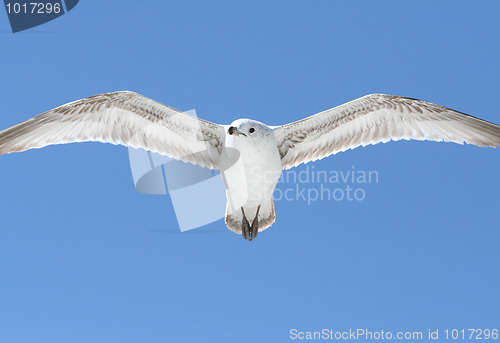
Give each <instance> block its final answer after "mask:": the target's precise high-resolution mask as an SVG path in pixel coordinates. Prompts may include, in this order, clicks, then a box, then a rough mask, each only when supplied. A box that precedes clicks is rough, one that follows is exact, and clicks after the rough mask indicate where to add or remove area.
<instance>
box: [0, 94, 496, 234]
mask: <svg viewBox="0 0 500 343" xmlns="http://www.w3.org/2000/svg"><path fill="white" fill-rule="evenodd" d="M402 139H405V140H409V139H415V140H430V141H444V142H455V143H459V144H463V143H464V142H465V143H468V144H474V145H477V146H482V147H496V146H500V126H498V125H496V124H493V123H490V122H487V121H484V120H481V119H479V118H476V117H472V116H470V115H467V114H464V113H461V112H458V111H454V110H452V109H449V108H446V107H443V106H439V105H436V104H433V103H429V102H426V101H422V100H417V99H411V98H405V97H400V96H394V95H385V94H371V95H367V96H364V97H361V98H359V99H356V100H354V101H351V102H348V103H346V104H343V105H340V106H338V107H335V108H332V109H329V110H326V111H324V112H321V113H318V114H315V115H313V116H310V117H307V118H305V119H302V120H299V121H296V122H293V123H290V124H286V125H282V126H267V125H265V124H263V123H261V122H258V121H255V120H251V119H238V120H236V121H234V122H233V123H231V124H230V125H219V124H215V123H211V122H208V121H205V120H202V119H198V118H195V117H192V116H190V115H188V114H185V113H183V112H181V111H178V110H176V109H174V108H172V107H169V106H166V105H163V104H161V103H159V102H156V101H154V100H152V99H149V98H147V97H145V96H143V95H140V94H137V93H134V92H129V91H122V92H114V93H106V94H100V95H95V96H91V97H88V98H84V99H81V100H77V101H74V102H71V103H68V104H66V105H62V106H60V107H57V108H55V109H52V110H50V111H47V112H45V113H42V114H40V115H38V116H36V117H34V118H32V119H29V120H27V121H25V122H23V123H20V124H18V125H16V126H13V127H11V128H9V129H6V130H4V131H2V132H0V155H1V154H6V153H11V152H20V151H25V150H29V149H36V148H42V147H44V146H47V145H52V144H64V143H73V142H87V141H96V142H103V143H112V144H121V145H125V146H128V147H134V148H143V149H146V150H149V151H152V152H155V153H159V154H162V155H166V156H169V157H172V158H175V159H178V160H181V161H184V162H190V163H193V164H197V165H200V166H202V167H207V168H210V169H219V170H221V174H222V176H223V179H224V183H225V187H226V197H227V207H226V224H227V227H228V228H229V229H230V230H232V231H234V232H236V233H238V234H242V236H243V238H245V239H247V240H250V241H251V240H253V239H254V238H255V237H256V236H257V234H258V232H259V231H263V230H265V229H267V228H268V227H269V226H271V225H272V224H273V222H274V220H275V218H276V216H275V213H274V202H273V191H274V188H275V187H276V184H277V182H278V179H279V177H280V175H281V172H282V170H285V169H289V168H292V167H295V166H298V165H299V164H301V163H307V162H310V161H315V160H319V159H322V158H324V157H326V156H330V155H333V154H336V153H338V152H341V151H345V150H348V149H354V148H356V147H359V146H366V145H368V144H377V143H380V142H383V143H385V142H388V141H390V140H393V141H397V140H402Z"/></svg>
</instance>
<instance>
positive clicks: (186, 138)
mask: <svg viewBox="0 0 500 343" xmlns="http://www.w3.org/2000/svg"><path fill="white" fill-rule="evenodd" d="M87 141H95V142H103V143H112V144H122V145H125V146H129V147H134V148H143V149H146V150H149V151H152V152H156V153H159V154H162V155H166V156H169V157H172V158H175V159H179V160H182V161H184V162H190V163H194V164H198V165H200V166H203V167H208V168H211V169H217V168H218V167H219V159H220V154H221V151H222V146H223V143H224V128H223V127H222V126H221V125H218V124H214V123H211V122H208V121H205V120H201V119H198V118H195V117H193V116H190V115H188V114H186V113H183V112H181V111H178V110H176V109H174V108H171V107H168V106H165V105H163V104H161V103H159V102H156V101H154V100H151V99H149V98H147V97H145V96H142V95H140V94H137V93H134V92H128V91H123V92H114V93H106V94H100V95H95V96H91V97H89V98H85V99H81V100H77V101H74V102H71V103H69V104H66V105H62V106H60V107H57V108H55V109H53V110H50V111H47V112H45V113H42V114H40V115H38V116H36V117H34V118H31V119H29V120H27V121H25V122H23V123H20V124H18V125H16V126H13V127H11V128H9V129H7V130H4V131H2V132H0V155H1V154H6V153H11V152H19V151H25V150H29V149H36V148H42V147H44V146H47V145H52V144H64V143H73V142H87Z"/></svg>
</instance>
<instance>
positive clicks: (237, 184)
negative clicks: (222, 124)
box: [221, 129, 282, 217]
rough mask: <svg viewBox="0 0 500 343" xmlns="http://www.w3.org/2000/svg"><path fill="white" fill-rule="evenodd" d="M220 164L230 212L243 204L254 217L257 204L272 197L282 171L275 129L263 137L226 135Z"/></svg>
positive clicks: (239, 208) (239, 209) (238, 208)
mask: <svg viewBox="0 0 500 343" xmlns="http://www.w3.org/2000/svg"><path fill="white" fill-rule="evenodd" d="M221 166H223V167H222V168H221V172H222V175H223V178H224V182H225V185H226V195H227V200H228V210H229V212H230V213H234V212H238V211H241V208H242V207H243V208H244V209H245V212H248V213H247V216H248V217H253V216H254V215H255V211H256V208H257V206H259V205H262V204H263V203H265V202H268V201H270V200H271V199H272V195H273V191H274V188H275V187H276V184H277V183H278V180H279V178H280V175H281V171H282V167H281V158H280V154H279V150H278V147H277V144H276V139H275V137H274V132H273V131H272V130H271V129H269V132H268V134H266V135H263V136H262V137H240V136H236V137H235V136H232V135H227V136H226V140H225V151H224V153H223V154H222V156H221Z"/></svg>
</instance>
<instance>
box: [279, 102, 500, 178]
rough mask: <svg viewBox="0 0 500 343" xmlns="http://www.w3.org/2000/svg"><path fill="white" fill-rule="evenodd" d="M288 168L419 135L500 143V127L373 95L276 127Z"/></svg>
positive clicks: (480, 143) (482, 143) (443, 109)
mask: <svg viewBox="0 0 500 343" xmlns="http://www.w3.org/2000/svg"><path fill="white" fill-rule="evenodd" d="M275 134H276V139H277V143H278V148H279V151H280V154H281V164H282V166H283V169H289V168H292V167H295V166H297V165H299V164H301V163H307V162H310V161H315V160H318V159H321V158H324V157H326V156H329V155H332V154H336V153H338V152H341V151H345V150H348V149H354V148H356V147H358V146H365V145H368V144H377V143H380V142H383V143H385V142H388V141H390V140H393V141H397V140H401V139H406V140H409V139H416V140H430V141H445V142H455V143H459V144H463V143H464V142H465V143H468V144H474V145H478V146H490V147H495V146H499V145H500V126H498V125H495V124H492V123H490V122H487V121H484V120H481V119H479V118H475V117H472V116H469V115H467V114H464V113H461V112H457V111H454V110H451V109H449V108H446V107H443V106H439V105H436V104H432V103H429V102H426V101H422V100H417V99H410V98H404V97H400V96H394V95H385V94H372V95H367V96H364V97H362V98H359V99H356V100H354V101H351V102H348V103H346V104H344V105H341V106H338V107H335V108H332V109H329V110H327V111H324V112H321V113H318V114H316V115H313V116H311V117H308V118H305V119H302V120H299V121H296V122H293V123H290V124H286V125H283V126H280V127H277V128H276V129H275Z"/></svg>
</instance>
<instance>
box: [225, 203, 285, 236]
mask: <svg viewBox="0 0 500 343" xmlns="http://www.w3.org/2000/svg"><path fill="white" fill-rule="evenodd" d="M243 209H244V211H245V214H246V216H247V220H248V221H249V222H250V223H252V222H253V220H254V218H255V213H256V212H257V207H244V208H243ZM229 212H230V210H229V204H228V206H227V207H226V225H227V227H228V229H229V230H231V231H233V232H236V233H238V234H241V233H242V232H241V229H242V226H243V213H242V211H241V208H239V209H235V210H234V211H232V213H229ZM275 219H276V214H275V213H274V200H273V199H272V198H271V199H270V200H266V201H265V202H264V203H262V204H261V205H260V210H259V232H261V231H264V230H265V229H267V228H268V227H270V226H271V225H272V224H273V223H274V220H275Z"/></svg>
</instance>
